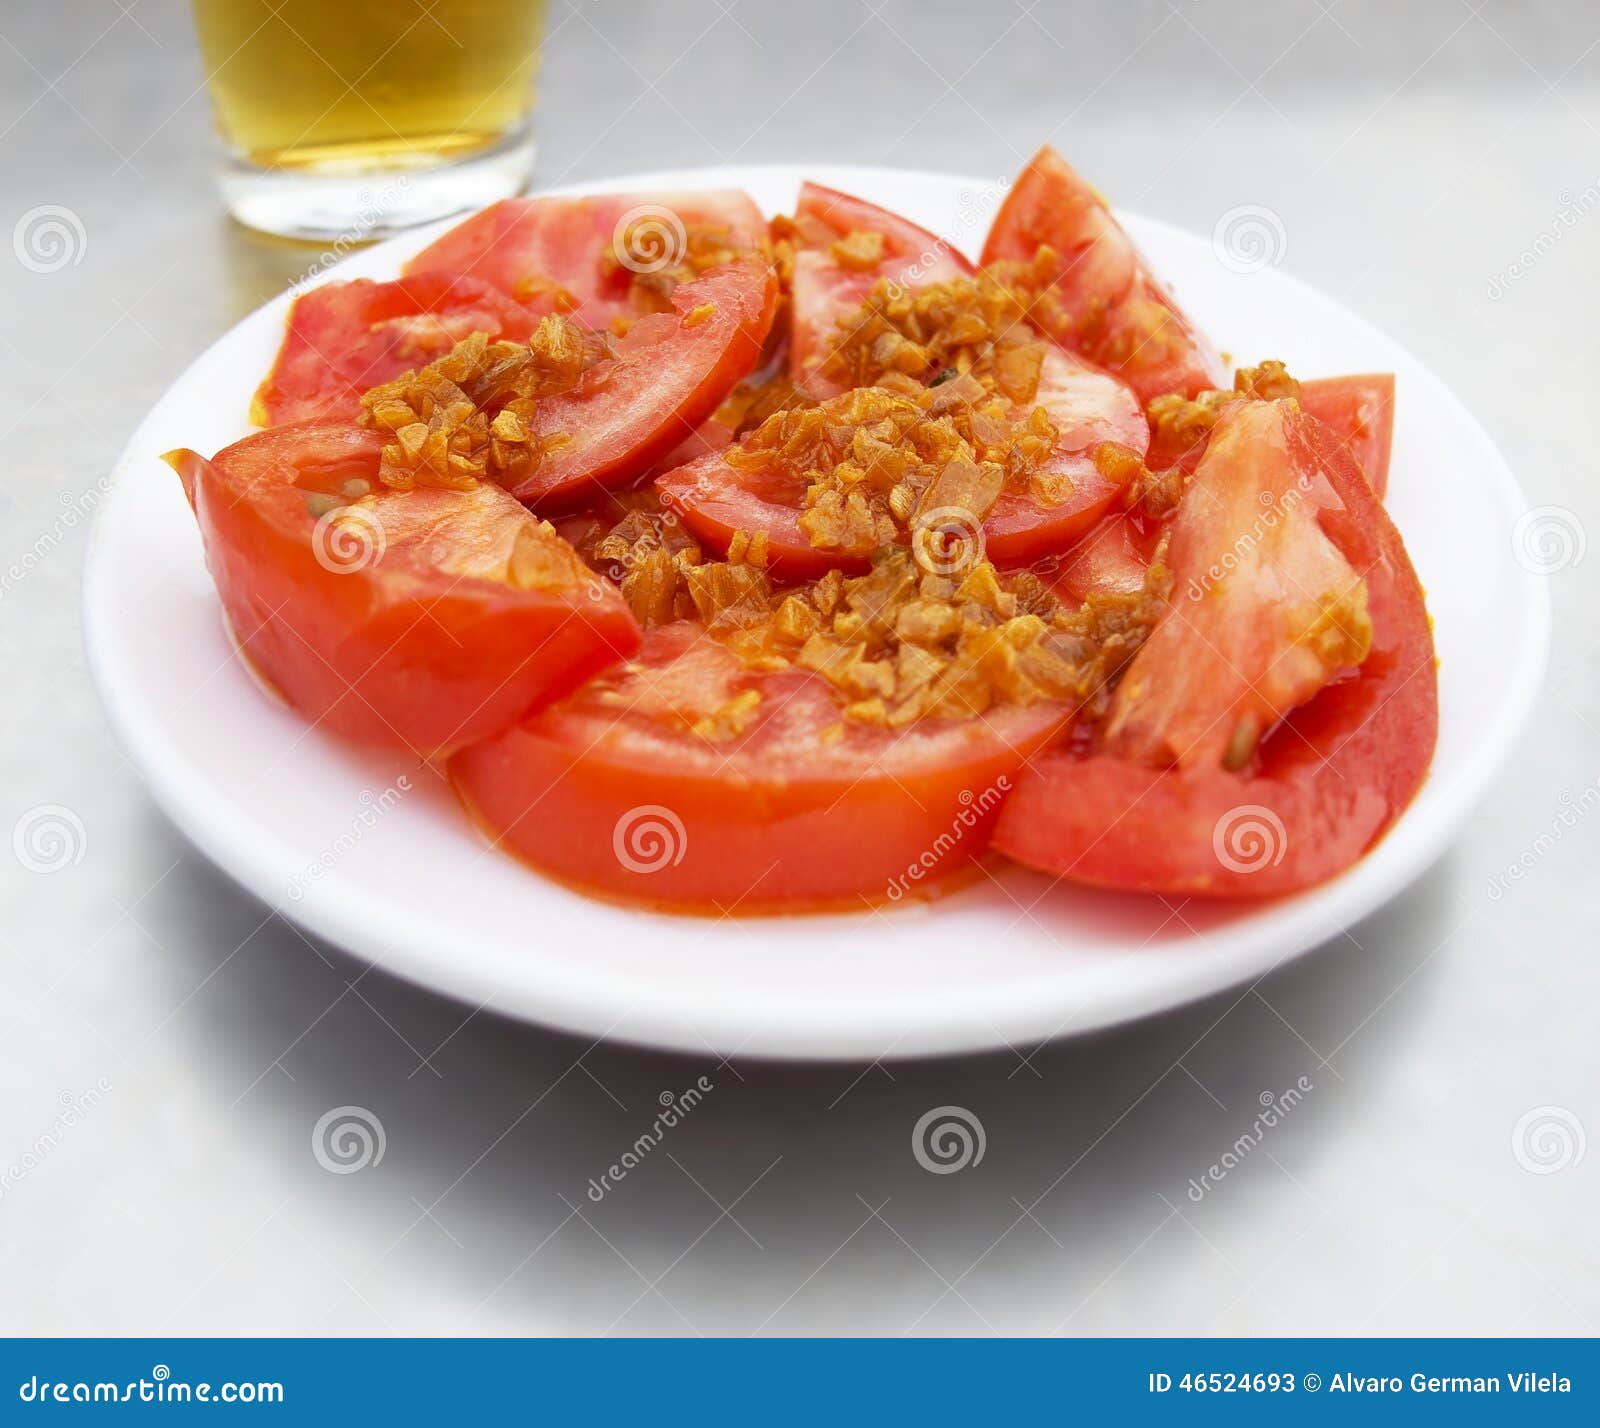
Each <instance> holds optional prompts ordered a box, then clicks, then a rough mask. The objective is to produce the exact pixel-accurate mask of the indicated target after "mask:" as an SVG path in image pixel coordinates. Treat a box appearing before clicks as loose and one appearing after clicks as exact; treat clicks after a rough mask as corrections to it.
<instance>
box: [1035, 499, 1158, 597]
mask: <svg viewBox="0 0 1600 1428" xmlns="http://www.w3.org/2000/svg"><path fill="white" fill-rule="evenodd" d="M1152 544H1153V540H1152V539H1151V537H1149V536H1148V535H1146V534H1145V533H1144V532H1143V531H1141V530H1140V529H1139V528H1138V527H1137V526H1135V524H1134V522H1133V520H1132V519H1131V518H1130V517H1129V516H1128V515H1127V514H1126V513H1125V512H1122V511H1116V512H1113V513H1112V514H1111V515H1108V516H1106V517H1105V518H1104V519H1103V520H1102V521H1101V522H1100V523H1099V524H1098V525H1097V526H1095V528H1094V529H1093V530H1092V531H1090V532H1089V534H1088V535H1086V536H1085V537H1084V538H1083V539H1082V540H1080V541H1079V542H1078V543H1077V544H1076V545H1075V546H1073V547H1072V549H1071V550H1070V551H1068V552H1067V554H1066V555H1065V556H1063V557H1062V558H1061V561H1060V563H1059V565H1058V566H1057V567H1056V569H1055V571H1054V572H1053V576H1052V578H1051V579H1050V585H1051V588H1053V589H1054V590H1055V591H1056V593H1057V594H1058V595H1060V596H1062V597H1063V598H1064V599H1066V600H1069V601H1073V602H1076V603H1082V602H1083V601H1084V600H1087V599H1088V598H1089V597H1090V596H1091V595H1136V594H1138V593H1139V591H1140V590H1142V589H1143V588H1144V581H1145V572H1146V571H1147V570H1148V569H1149V567H1150V547H1151V545H1152Z"/></svg>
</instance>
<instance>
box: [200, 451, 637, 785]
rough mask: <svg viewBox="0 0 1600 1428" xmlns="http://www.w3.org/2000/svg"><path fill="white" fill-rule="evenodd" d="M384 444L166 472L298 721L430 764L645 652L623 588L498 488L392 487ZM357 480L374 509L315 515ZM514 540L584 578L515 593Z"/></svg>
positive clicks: (247, 636) (256, 651)
mask: <svg viewBox="0 0 1600 1428" xmlns="http://www.w3.org/2000/svg"><path fill="white" fill-rule="evenodd" d="M384 440H385V438H384V437H383V436H381V435H380V434H378V433H376V432H370V431H364V430H362V429H361V428H359V427H355V426H351V425H348V424H346V423H305V424H301V425H295V426H280V427H274V428H272V429H271V430H270V431H264V432H260V433H258V434H257V435H255V436H251V437H247V438H246V439H245V440H243V441H241V442H237V443H236V444H235V445H233V446H230V447H227V448H226V449H224V450H222V451H220V452H218V453H217V455H216V456H215V457H213V458H212V459H211V460H209V461H207V460H206V459H205V458H203V457H201V456H198V455H196V454H195V453H194V452H192V451H175V452H172V453H171V454H170V455H169V457H168V460H169V461H170V462H171V464H172V465H173V467H174V468H175V469H176V470H177V471H178V473H179V474H180V475H181V476H182V478H183V483H184V489H185V491H187V493H188V496H189V501H190V504H191V505H192V506H193V507H194V510H195V516H196V518H197V519H198V521H199V524H200V533H201V536H202V537H203V539H204V541H205V547H206V561H207V564H208V565H209V566H210V568H211V575H212V578H213V579H214V580H215V581H216V584H217V592H218V594H219V595H220V596H221V597H222V608H223V611H224V613H225V615H226V617H227V620H228V624H229V626H230V628H231V631H232V634H233V637H234V639H235V641H236V642H237V644H238V646H239V648H240V650H241V652H242V653H243V654H244V655H245V657H246V658H247V659H248V660H249V661H250V663H251V665H252V666H253V667H254V668H255V669H256V670H257V671H258V672H259V673H260V674H261V675H262V676H263V677H264V678H265V680H266V681H267V682H268V683H269V684H271V685H272V686H274V687H275V688H276V689H277V690H278V691H280V692H281V693H282V695H283V697H284V699H285V700H287V702H288V703H289V704H291V705H293V706H294V708H295V709H297V710H299V711H300V712H301V713H302V714H304V715H305V716H306V717H307V718H309V719H311V720H313V721H314V722H315V723H317V724H320V725H321V726H323V727H324V728H327V729H329V730H330V731H332V732H334V733H337V734H341V735H345V736H347V737H349V738H353V739H359V740H362V741H364V742H368V743H373V744H381V745H386V746H390V747H400V748H406V749H410V750H411V751H412V752H414V753H416V754H418V755H421V756H431V755H433V754H435V753H438V752H445V751H448V750H450V749H454V748H456V747H458V746H459V745H461V744H464V743H469V742H471V741H473V740H475V739H482V738H485V737H486V736H488V735H491V734H494V733H496V732H498V731H499V730H501V729H503V728H505V727H506V726H507V725H508V724H510V723H511V722H512V721H514V720H516V719H518V718H520V717H521V716H522V715H523V714H525V713H527V712H528V710H530V709H532V708H535V707H537V706H538V705H540V704H541V703H543V702H544V701H546V700H549V699H552V698H554V697H556V696H558V695H561V694H564V693H566V692H567V691H568V690H569V689H571V688H573V687H574V686H575V685H578V684H581V683H582V682H583V681H584V680H585V679H587V678H588V677H589V676H590V675H592V674H594V673H595V672H596V671H597V670H600V669H603V668H604V667H605V666H606V665H608V664H611V663H613V662H614V661H616V660H617V659H619V658H621V657H623V656H625V655H627V654H629V653H631V652H632V651H633V649H634V648H635V647H636V646H637V645H638V643H639V628H638V626H637V625H636V624H635V623H634V620H633V617H632V615H630V614H629V613H628V609H627V607H626V605H624V604H623V601H622V598H621V596H620V595H619V594H618V593H617V591H616V590H615V588H614V587H612V586H611V585H610V584H608V583H607V582H606V581H604V580H602V579H601V578H599V577H598V576H591V575H589V574H588V573H587V572H586V571H584V570H583V569H582V567H581V564H580V563H579V562H578V560H577V557H576V555H575V554H574V553H573V552H572V550H571V548H570V547H568V546H566V544H565V543H564V542H562V541H560V540H559V538H558V537H556V536H554V535H552V534H548V533H543V532H542V531H541V528H540V525H539V523H538V522H537V521H535V520H534V518H533V517H532V516H530V515H529V514H528V513H527V512H526V511H525V510H524V509H523V508H522V506H520V505H519V504H518V503H517V502H516V500H515V499H513V498H512V497H511V496H509V495H508V494H507V493H506V492H505V491H503V490H501V489H500V488H499V487H498V486H495V485H493V484H490V483H487V482H486V483H480V484H479V485H478V486H476V487H474V488H473V489H472V490H470V491H446V490H441V489H439V488H436V487H418V488H416V489H415V490H412V491H406V492H394V491H388V490H386V489H385V488H382V487H380V486H379V484H378V479H377V476H378V457H379V453H380V451H381V449H382V446H383V443H384ZM352 481H360V482H364V483H366V485H367V486H368V487H369V488H370V489H371V491H372V494H368V495H363V496H360V497H359V499H355V500H352V501H350V502H349V504H347V505H344V506H341V507H338V508H337V509H336V510H335V511H334V512H330V513H329V514H327V515H324V516H323V517H321V518H320V519H318V518H314V517H313V516H312V515H311V510H312V509H315V508H316V505H317V500H316V498H317V497H318V496H319V495H322V496H324V497H326V496H327V495H329V494H332V493H337V492H339V491H340V490H341V488H342V487H343V486H344V485H345V483H347V482H352ZM308 498H309V499H310V502H311V504H310V505H308ZM519 540H521V541H522V542H523V545H524V549H525V550H526V549H527V548H528V547H529V543H530V542H531V543H532V550H533V552H534V553H535V554H544V555H548V557H549V567H550V569H551V570H552V572H554V573H555V574H563V573H565V572H567V571H568V570H569V569H570V576H571V578H570V579H568V578H562V579H555V578H554V576H552V577H550V579H549V580H548V581H547V580H545V579H541V580H540V581H539V582H538V584H537V586H536V588H526V587H527V584H528V582H526V581H524V582H523V583H515V582H513V580H512V579H511V577H510V573H509V566H510V562H511V556H512V552H513V549H514V548H515V547H516V546H517V543H518V541H519Z"/></svg>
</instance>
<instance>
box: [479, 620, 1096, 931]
mask: <svg viewBox="0 0 1600 1428" xmlns="http://www.w3.org/2000/svg"><path fill="white" fill-rule="evenodd" d="M750 691H755V692H757V693H758V694H759V695H760V702H759V704H758V705H757V706H756V710H755V713H754V716H753V717H752V718H751V719H750V722H749V723H748V724H746V725H745V726H744V727H743V729H742V730H741V731H740V732H738V733H737V734H736V735H734V736H733V737H731V738H717V739H711V738H707V737H704V736H703V735H702V734H700V733H696V732H695V730H694V726H695V725H696V724H697V723H700V722H701V721H705V720H715V719H716V718H717V714H718V711H719V710H721V709H723V708H725V707H726V706H727V704H728V702H729V701H730V700H731V699H734V698H736V697H737V696H739V695H741V694H744V695H746V696H747V697H748V693H749V692H750ZM1069 717H1070V716H1069V714H1068V712H1067V711H1066V709H1065V708H1064V707H1063V706H1061V705H1043V704H1040V705H1033V706H1030V707H1028V708H997V709H993V710H991V711H990V712H989V713H988V714H987V715H986V716H985V717H984V718H981V719H971V720H962V721H959V722H950V721H940V720H933V719H925V720H923V721H921V722H919V723H916V724H913V725H911V726H909V727H907V728H904V729H902V730H899V731H896V732H892V733H891V732H889V731H886V730H883V729H880V728H874V727H868V726H864V725H857V724H854V723H852V722H851V721H848V720H845V719H843V718H842V717H841V712H840V708H839V705H838V704H837V703H836V702H835V700H834V698H833V696H832V695H831V694H830V693H829V691H828V689H827V687H826V685H824V684H823V682H822V681H821V680H820V679H819V678H818V677H817V676H815V675H812V674H809V673H807V672H805V671H802V670H798V669H787V670H784V671H782V672H779V673H769V674H759V673H755V672H753V671H751V670H749V669H747V668H745V667H744V666H743V665H742V664H741V663H740V662H739V661H738V660H737V658H736V657H735V656H734V655H732V654H731V653H730V652H729V651H728V650H727V649H725V648H724V647H723V646H721V645H719V644H717V643H716V642H715V641H714V640H712V639H711V638H710V637H708V636H707V635H706V633H705V631H704V629H703V628H702V627H701V626H700V625H698V624H696V623H694V622H688V621H684V622H679V623H677V624H671V625H663V626H659V627H657V628H656V629H653V630H651V631H650V632H649V633H648V634H647V635H646V636H645V642H644V646H643V648H642V649H641V650H640V652H639V654H638V656H637V658H636V659H635V660H634V661H632V662H630V663H629V664H628V666H627V667H626V669H625V670H624V671H621V672H618V673H615V674H613V675H608V676H605V677H602V678H601V679H598V680H596V681H595V682H593V683H592V684H590V685H588V686H587V687H585V688H584V689H581V690H579V691H578V692H577V693H576V694H574V695H572V696H571V697H570V698H568V699H566V700H564V701H563V702H561V703H560V704H557V705H553V706H552V707H550V708H549V709H546V710H545V711H544V712H542V713H540V714H538V715H536V716H534V717H533V718H531V719H529V720H526V721H525V722H523V723H521V724H518V725H517V726H516V727H515V728H513V729H510V730H509V731H507V732H506V733H504V734H501V735H500V736H498V737H497V738H494V739H490V740H488V741H487V742H485V743H481V744H476V745H474V746H473V747H471V748H468V749H464V750H462V751H461V752H460V753H459V754H457V755H456V756H455V758H454V759H452V760H451V762H450V774H451V778H452V780H453V782H454V784H455V786H456V790H457V792H458V794H459V795H460V797H461V799H462V801H463V803H464V804H465V805H466V807H467V808H468V810H469V811H470V812H471V813H472V814H473V815H474V816H475V817H476V819H477V820H478V822H479V824H480V826H481V827H482V828H483V829H484V831H485V832H486V833H487V834H489V836H490V837H491V838H493V840H494V841H495V843H496V844H497V845H498V846H500V847H503V848H505V849H506V850H507V851H509V852H511V853H514V854H516V855H517V856H518V857H520V858H523V859H524V860H526V861H527V862H529V863H531V864H533V865H534V866H535V867H537V868H539V869H541V870H543V871H545V872H548V873H552V874H554V875H555V876H557V877H559V878H562V879H564V880H566V881H568V882H571V883H575V884H578V885H580V886H582V887H584V888H587V889H592V890H595V891H598V892H601V893H604V894H608V895H614V896H621V897H627V898H629V899H630V900H634V901H640V902H648V903H652V904H655V905H657V906H662V907H670V908H678V909H683V910H695V911H701V912H705V911H723V912H730V911H734V910H737V911H738V912H741V913H744V912H763V911H792V910H796V909H799V908H809V909H817V908H825V907H841V906H843V907H859V906H860V905H861V904H862V903H863V902H865V903H882V902H885V901H897V900H899V898H900V897H903V896H905V895H907V894H912V895H916V894H923V893H926V892H930V891H933V890H935V889H936V888H937V886H938V885H939V884H940V883H941V882H943V881H946V880H948V879H950V878H951V877H953V876H956V875H958V874H959V873H961V872H962V871H964V870H969V869H971V868H972V866H973V860H974V859H975V858H976V857H977V856H978V855H979V854H980V853H981V852H982V851H983V849H984V846H985V845H986V843H987V841H988V836H989V830H990V826H991V825H992V823H993V821H994V817H995V814H996V812H997V810H998V808H999V806H1000V802H1001V799H1002V797H1003V796H1004V794H1005V791H1006V789H1007V788H1008V787H1009V786H1010V784H1011V782H1012V780H1013V779H1014V777H1015V776H1016V774H1017V770H1018V769H1019V768H1020V767H1021V765H1022V763H1023V761H1024V760H1025V759H1026V758H1027V757H1028V756H1029V755H1031V754H1032V753H1033V752H1034V751H1035V750H1037V749H1038V748H1039V747H1040V746H1041V745H1042V744H1043V743H1044V742H1045V741H1046V740H1047V739H1049V738H1050V737H1051V736H1052V735H1053V734H1054V733H1055V732H1056V731H1057V730H1058V729H1059V728H1060V727H1061V726H1062V725H1063V723H1065V722H1066V720H1067V719H1068V718H1069Z"/></svg>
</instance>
